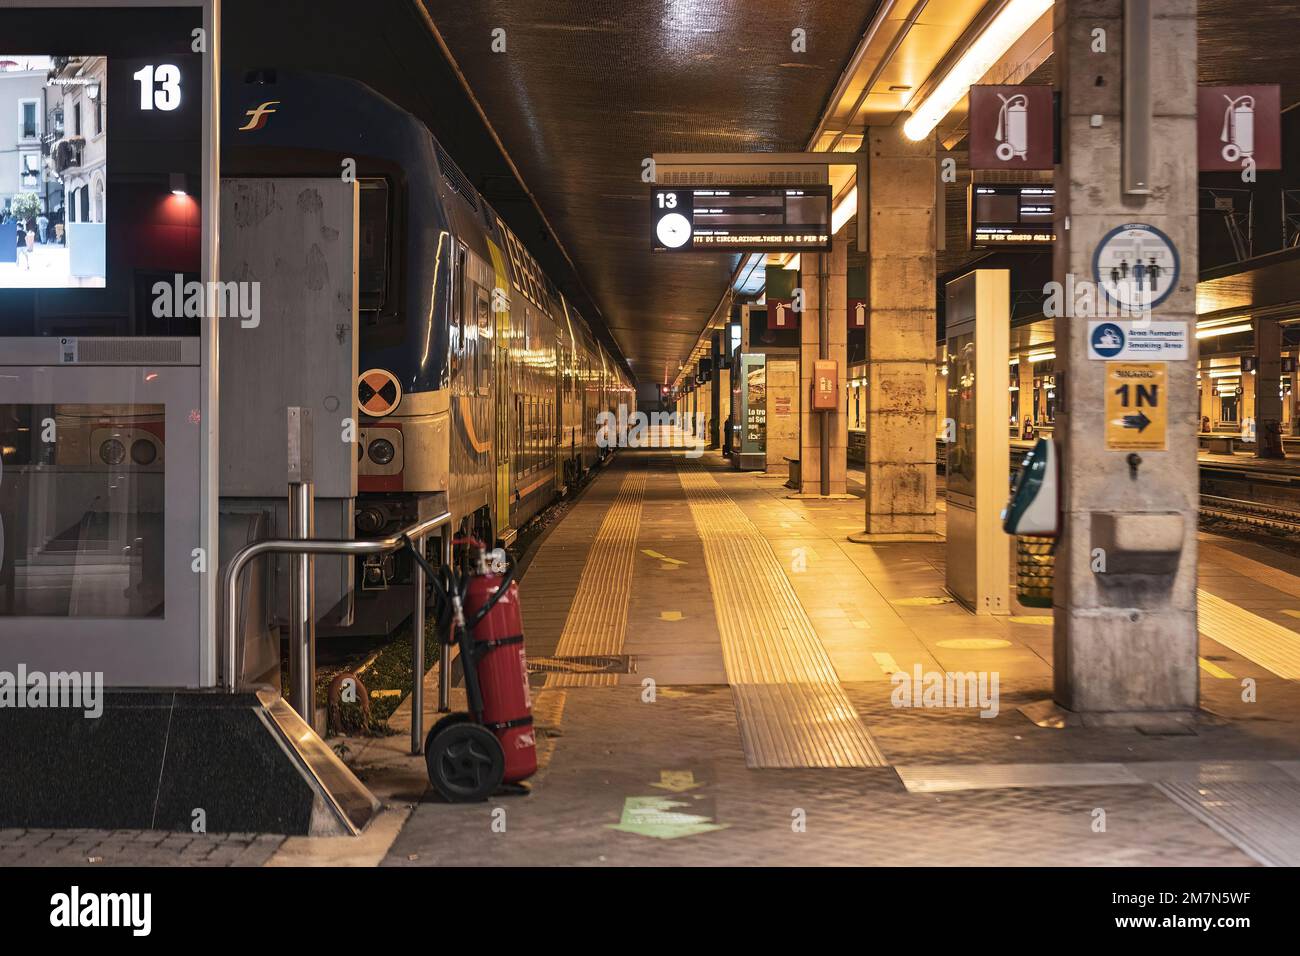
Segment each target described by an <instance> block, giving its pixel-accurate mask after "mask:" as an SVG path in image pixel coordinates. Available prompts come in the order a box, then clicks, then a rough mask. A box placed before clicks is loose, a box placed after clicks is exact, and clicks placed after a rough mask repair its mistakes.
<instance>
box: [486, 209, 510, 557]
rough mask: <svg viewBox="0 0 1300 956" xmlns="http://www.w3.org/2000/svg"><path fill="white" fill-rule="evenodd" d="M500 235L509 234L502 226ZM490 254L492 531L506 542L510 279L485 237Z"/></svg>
mask: <svg viewBox="0 0 1300 956" xmlns="http://www.w3.org/2000/svg"><path fill="white" fill-rule="evenodd" d="M498 226H499V228H501V230H502V235H503V236H504V235H508V233H506V232H505V230H504V227H503V226H500V221H499V220H498ZM488 251H489V252H490V253H491V255H492V272H493V276H494V278H495V280H496V287H495V288H494V289H493V292H492V322H493V330H492V331H493V335H492V343H493V344H492V385H493V389H492V413H493V414H492V418H493V422H494V424H493V434H492V446H493V448H494V449H495V461H496V465H495V471H496V475H495V478H494V488H493V495H492V512H493V531H494V533H495V535H496V536H497V537H498V538H501V539H502V540H504V541H506V542H507V543H509V542H510V541H512V540H513V539H514V536H515V530H514V527H513V526H512V525H511V523H510V468H511V453H510V429H511V426H510V422H511V418H510V413H511V406H512V404H513V399H512V398H511V396H512V395H513V394H514V383H513V382H512V381H511V369H510V309H511V297H510V294H509V292H510V280H509V278H508V277H507V276H506V262H505V257H504V256H503V255H502V253H501V249H500V247H498V246H497V244H496V243H495V242H493V241H492V240H491V239H489V240H488Z"/></svg>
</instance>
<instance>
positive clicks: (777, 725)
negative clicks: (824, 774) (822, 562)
mask: <svg viewBox="0 0 1300 956" xmlns="http://www.w3.org/2000/svg"><path fill="white" fill-rule="evenodd" d="M677 476H678V478H679V479H680V481H681V484H682V490H683V491H684V492H685V494H686V500H687V503H688V505H689V506H690V510H691V515H692V517H693V518H694V520H695V530H696V533H697V534H698V535H699V538H700V541H701V543H702V544H703V547H704V564H705V567H706V569H707V571H708V575H709V586H710V589H711V593H712V594H713V606H714V613H715V615H716V617H717V623H718V634H719V636H720V637H721V638H722V657H723V663H724V665H725V667H726V670H727V681H728V683H729V684H730V685H731V691H732V697H733V699H734V701H735V704H736V715H737V718H738V721H737V722H738V723H739V725H740V736H741V745H742V747H743V749H744V752H745V764H746V765H747V766H749V767H881V766H886V763H885V759H884V756H883V755H882V754H881V753H880V750H879V748H878V747H877V746H876V743H875V741H874V740H872V739H871V735H870V734H869V733H868V732H867V728H866V727H865V726H864V725H863V723H862V720H861V718H860V717H859V716H858V713H857V711H856V710H854V708H853V705H852V703H850V701H849V699H848V697H847V696H846V695H845V693H844V689H843V688H842V687H841V686H840V683H839V678H838V676H837V675H836V673H835V668H834V667H833V666H832V665H831V661H830V657H829V656H828V655H827V654H826V650H825V648H823V647H822V644H821V641H820V640H818V638H817V632H816V630H815V629H814V628H813V625H812V621H811V620H810V618H809V617H808V613H807V611H806V610H805V609H804V606H803V605H802V604H801V603H800V602H799V599H798V597H797V596H796V594H795V592H794V588H793V587H792V586H791V584H790V580H789V578H787V577H786V575H785V571H784V570H783V568H782V565H781V562H780V561H779V560H778V559H777V556H776V555H775V554H774V553H773V551H772V548H771V545H769V543H768V542H767V540H766V539H765V538H764V537H763V535H762V534H761V533H760V532H759V530H758V528H757V527H755V525H754V523H753V522H752V521H750V519H749V518H748V517H747V516H746V514H745V513H744V511H742V510H741V508H740V506H739V505H737V504H736V502H735V501H733V500H732V499H731V497H730V496H729V495H727V494H726V492H724V491H723V489H722V487H721V486H720V485H719V484H718V482H717V480H716V479H714V477H713V476H712V475H711V474H710V473H709V472H708V471H706V470H705V469H704V468H702V467H700V466H698V465H692V464H690V463H683V464H682V465H679V466H678V471H677Z"/></svg>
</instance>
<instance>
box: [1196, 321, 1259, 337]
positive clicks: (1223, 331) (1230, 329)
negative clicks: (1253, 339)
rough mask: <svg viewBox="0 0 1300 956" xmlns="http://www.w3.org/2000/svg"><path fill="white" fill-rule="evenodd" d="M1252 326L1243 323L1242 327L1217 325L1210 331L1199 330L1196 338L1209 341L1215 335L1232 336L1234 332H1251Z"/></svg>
mask: <svg viewBox="0 0 1300 956" xmlns="http://www.w3.org/2000/svg"><path fill="white" fill-rule="evenodd" d="M1251 328H1252V326H1251V324H1250V323H1249V322H1243V323H1241V324H1240V325H1217V326H1214V327H1213V328H1209V329H1197V330H1196V337H1197V338H1198V339H1208V338H1210V337H1212V336H1215V335H1231V334H1233V333H1234V332H1249V331H1250V330H1251Z"/></svg>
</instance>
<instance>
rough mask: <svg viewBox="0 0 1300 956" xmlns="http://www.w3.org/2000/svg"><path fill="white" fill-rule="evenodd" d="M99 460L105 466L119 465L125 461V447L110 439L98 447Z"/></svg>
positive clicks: (114, 439)
mask: <svg viewBox="0 0 1300 956" xmlns="http://www.w3.org/2000/svg"><path fill="white" fill-rule="evenodd" d="M99 460H100V461H102V462H103V463H104V464H106V465H120V464H122V462H123V461H125V460H126V446H125V445H123V444H122V443H121V442H120V441H118V440H117V439H116V438H110V439H109V440H108V441H106V442H104V443H103V444H102V445H100V446H99Z"/></svg>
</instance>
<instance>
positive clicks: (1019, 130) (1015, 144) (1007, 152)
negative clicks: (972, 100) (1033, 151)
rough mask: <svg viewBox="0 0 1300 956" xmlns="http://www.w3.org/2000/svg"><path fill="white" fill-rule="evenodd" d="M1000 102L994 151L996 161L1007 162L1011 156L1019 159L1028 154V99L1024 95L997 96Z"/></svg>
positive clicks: (994, 135) (994, 134)
mask: <svg viewBox="0 0 1300 956" xmlns="http://www.w3.org/2000/svg"><path fill="white" fill-rule="evenodd" d="M997 97H998V99H1000V100H1001V101H1002V108H1001V109H1000V110H998V126H997V129H996V130H995V131H994V133H993V138H994V139H996V140H997V141H998V148H997V149H996V150H995V151H994V152H995V153H996V155H997V157H998V159H1000V160H1002V161H1003V162H1004V163H1005V162H1009V161H1010V160H1011V158H1012V157H1013V156H1019V157H1020V158H1021V159H1024V158H1025V155H1026V154H1027V153H1028V152H1029V97H1028V96H1026V95H1025V94H1024V93H1016V94H1014V95H1012V96H1003V95H1002V94H1001V93H999V94H997Z"/></svg>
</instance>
